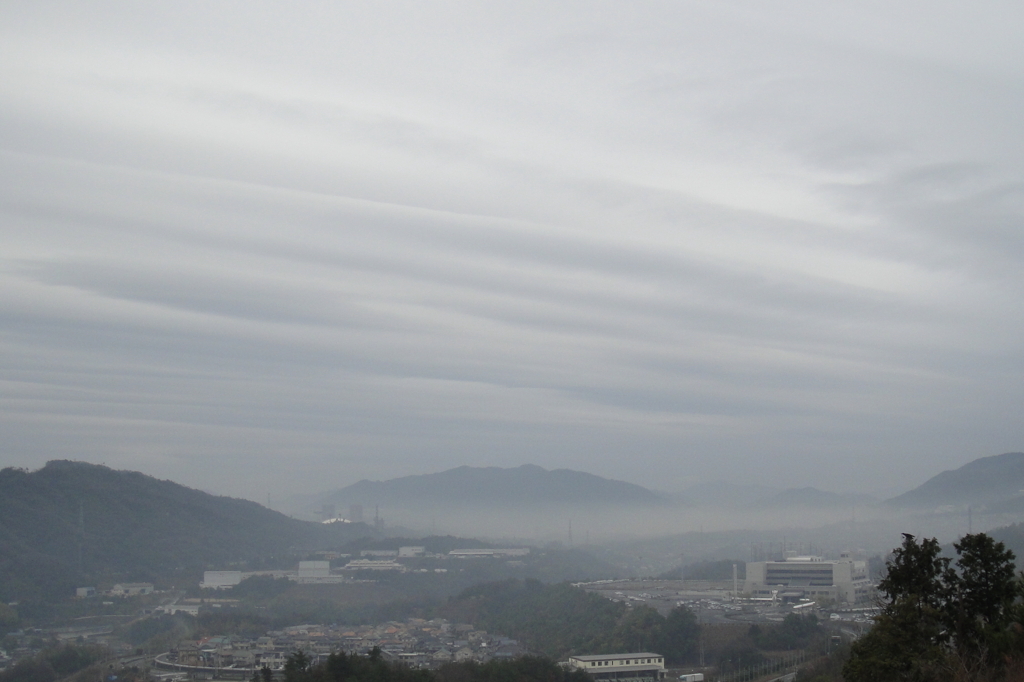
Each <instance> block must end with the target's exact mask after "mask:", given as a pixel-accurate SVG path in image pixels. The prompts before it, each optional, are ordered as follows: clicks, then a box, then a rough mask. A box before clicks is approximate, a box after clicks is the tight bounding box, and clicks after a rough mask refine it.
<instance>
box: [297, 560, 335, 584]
mask: <svg viewBox="0 0 1024 682" xmlns="http://www.w3.org/2000/svg"><path fill="white" fill-rule="evenodd" d="M330 575H331V562H330V561H300V562H299V579H300V580H302V579H303V578H327V577H330Z"/></svg>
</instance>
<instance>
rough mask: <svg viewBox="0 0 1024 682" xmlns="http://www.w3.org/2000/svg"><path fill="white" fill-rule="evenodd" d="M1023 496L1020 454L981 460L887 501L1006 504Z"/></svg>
mask: <svg viewBox="0 0 1024 682" xmlns="http://www.w3.org/2000/svg"><path fill="white" fill-rule="evenodd" d="M1022 494H1024V452H1007V453H1005V454H1002V455H995V456H993V457H982V458H981V459H976V460H974V461H973V462H968V463H967V464H965V465H963V466H962V467H960V468H959V469H953V470H952V471H943V472H942V473H941V474H939V475H937V476H934V477H932V478H930V479H928V480H927V481H925V482H924V483H923V484H921V485H920V486H918V487H917V488H914V489H913V490H910V491H908V492H905V493H903V494H902V495H899V496H897V497H894V498H892V499H891V500H888V502H887V504H890V505H893V506H896V507H906V508H918V509H920V508H938V507H944V506H950V505H952V506H961V505H968V504H970V505H983V504H985V505H987V504H999V503H1006V502H1008V501H1009V500H1011V499H1012V498H1016V497H1020V496H1021V495H1022Z"/></svg>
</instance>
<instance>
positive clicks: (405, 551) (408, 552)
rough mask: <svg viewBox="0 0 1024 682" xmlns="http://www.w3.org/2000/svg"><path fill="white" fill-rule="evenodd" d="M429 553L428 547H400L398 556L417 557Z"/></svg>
mask: <svg viewBox="0 0 1024 682" xmlns="http://www.w3.org/2000/svg"><path fill="white" fill-rule="evenodd" d="M426 553H427V548H426V547H399V548H398V556H400V557H406V558H408V557H416V556H423V555H424V554H426Z"/></svg>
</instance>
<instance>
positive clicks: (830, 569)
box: [743, 554, 872, 604]
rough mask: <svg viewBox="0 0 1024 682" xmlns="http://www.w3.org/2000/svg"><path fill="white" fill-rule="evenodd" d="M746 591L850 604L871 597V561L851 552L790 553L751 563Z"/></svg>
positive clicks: (772, 595)
mask: <svg viewBox="0 0 1024 682" xmlns="http://www.w3.org/2000/svg"><path fill="white" fill-rule="evenodd" d="M743 589H744V591H745V592H746V593H747V594H749V595H751V596H753V597H779V598H780V599H782V600H784V601H785V600H793V601H795V600H797V599H803V598H806V599H817V598H822V597H825V598H829V599H833V600H835V601H837V602H847V603H850V604H853V603H856V602H859V601H865V600H867V599H869V598H870V597H871V594H872V585H871V582H870V581H869V580H868V569H867V562H865V561H854V560H852V559H851V558H850V555H849V554H843V555H841V556H840V558H839V559H838V560H826V559H824V558H822V557H820V556H790V557H786V559H784V560H783V561H753V562H749V563H747V578H746V581H745V582H744V587H743Z"/></svg>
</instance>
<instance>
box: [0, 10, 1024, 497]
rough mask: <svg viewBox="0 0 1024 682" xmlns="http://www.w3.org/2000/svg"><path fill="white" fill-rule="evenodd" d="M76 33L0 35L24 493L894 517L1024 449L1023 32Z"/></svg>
mask: <svg viewBox="0 0 1024 682" xmlns="http://www.w3.org/2000/svg"><path fill="white" fill-rule="evenodd" d="M54 7H61V9H60V10H59V11H58V10H55V9H52V8H51V9H43V8H38V9H32V8H30V7H25V6H23V7H18V8H14V7H8V8H5V9H4V10H0V13H2V16H4V17H5V20H4V21H2V22H0V26H2V27H3V28H0V45H2V47H0V64H2V67H0V69H2V72H3V73H2V74H0V76H2V77H0V83H2V84H3V85H2V86H0V102H2V106H0V130H2V131H3V135H2V136H0V181H2V182H0V354H2V357H3V359H4V362H3V367H4V369H3V371H2V374H0V384H2V385H3V391H2V393H0V405H2V410H0V432H2V433H4V437H3V442H2V447H3V451H4V453H5V454H4V459H5V461H4V462H3V463H5V464H6V463H10V464H15V465H26V466H38V465H39V464H41V463H42V462H44V461H45V460H46V459H50V458H54V457H74V458H78V457H81V458H86V459H89V460H92V461H105V462H106V463H108V464H112V465H116V466H121V467H127V468H138V469H142V470H144V471H147V472H150V473H154V474H157V475H160V476H165V477H169V478H173V479H175V480H181V481H183V482H186V483H189V484H192V485H201V486H203V487H206V488H209V489H215V490H217V491H221V492H225V493H228V494H234V495H245V496H247V497H252V498H254V499H264V497H263V496H264V495H265V494H266V492H267V490H268V489H270V490H274V491H279V492H282V491H294V490H299V489H307V488H309V487H311V486H312V487H316V488H327V487H334V486H340V485H344V484H347V483H350V482H352V481H354V480H357V479H359V478H363V477H371V478H385V477H390V476H395V475H401V474H406V473H416V472H426V471H434V470H438V469H441V468H444V467H447V466H454V465H458V464H464V463H468V464H475V465H494V464H497V465H504V466H514V465H518V464H520V463H523V462H535V463H539V464H542V465H550V466H559V467H570V468H576V469H584V470H589V471H593V472H595V473H599V474H603V475H608V476H614V477H620V478H626V479H628V480H633V481H635V482H638V483H650V481H651V480H657V481H658V485H660V486H662V487H676V486H681V485H683V484H685V483H689V482H693V481H695V480H699V479H711V478H722V477H734V478H738V479H742V480H751V481H752V480H755V479H757V480H761V479H764V480H766V481H767V482H770V483H780V482H786V483H787V484H799V485H819V486H821V487H825V488H830V489H852V488H858V487H860V488H867V489H869V490H870V491H873V492H875V491H880V487H882V488H888V489H889V490H898V489H899V488H901V487H907V486H910V485H914V484H916V483H917V482H919V481H920V480H923V478H925V477H927V476H929V475H931V474H932V473H934V472H935V471H936V470H938V469H941V468H947V467H950V466H955V465H959V464H960V463H962V462H964V461H966V460H968V459H972V458H974V457H977V456H982V455H988V454H995V453H996V452H1001V451H1005V450H1013V449H1020V439H1021V437H1022V436H1024V434H1022V432H1021V426H1020V424H1021V422H1020V419H1019V414H1017V411H1016V410H1015V408H1014V406H1016V405H1019V404H1020V403H1021V398H1022V397H1024V396H1022V395H1021V393H1022V389H1021V386H1024V383H1022V382H1021V378H1022V370H1024V366H1022V361H1021V355H1020V350H1019V349H1020V348H1021V341H1022V333H1024V330H1022V328H1021V324H1020V320H1021V319H1024V317H1022V313H1024V310H1022V303H1021V301H1022V300H1024V297H1022V296H1021V283H1022V278H1021V275H1020V268H1019V264H1020V262H1021V256H1022V250H1021V246H1022V245H1021V237H1020V230H1019V225H1020V223H1021V217H1022V208H1024V205H1022V201H1021V183H1022V175H1021V167H1020V161H1019V160H1020V158H1022V157H1021V155H1020V151H1021V149H1020V147H1021V142H1022V139H1021V136H1020V133H1019V131H1018V130H1017V128H1018V127H1019V126H1018V124H1017V120H1019V114H1020V108H1021V103H1022V99H1021V89H1020V75H1021V74H1020V67H1019V64H1021V63H1024V61H1021V60H1020V59H1018V57H1021V56H1022V55H1019V54H1018V53H1019V52H1020V47H1019V46H1018V45H1017V41H1016V40H1015V38H1014V37H1013V36H1010V35H1009V34H1008V33H1007V31H1006V30H1004V29H1005V25H1006V23H1007V22H1006V20H1005V18H1001V17H1000V16H997V15H991V16H987V15H985V14H984V13H979V14H977V15H976V17H975V18H976V22H977V25H976V27H975V29H974V30H972V31H967V32H966V34H958V35H961V37H962V40H959V41H948V40H944V39H942V38H944V37H946V36H947V35H948V33H949V32H950V31H953V30H954V29H956V28H957V27H958V26H959V23H958V21H957V18H956V13H953V14H949V15H947V14H941V13H940V14H941V16H937V17H935V16H932V14H933V13H932V12H930V11H929V12H925V11H924V9H923V8H918V9H919V12H918V11H904V10H900V12H899V13H897V16H895V17H893V16H890V14H891V13H890V8H886V7H882V6H881V5H879V6H878V7H873V8H872V7H870V6H865V8H863V9H860V10H857V11H853V10H848V9H843V10H840V9H833V10H825V9H822V8H818V7H813V6H811V5H809V4H806V3H792V4H791V5H785V6H783V8H782V9H780V10H779V11H778V12H772V13H768V14H765V13H764V12H763V11H762V10H760V9H759V8H755V7H753V6H749V5H745V4H742V3H736V4H718V5H715V6H713V7H711V6H704V5H699V4H682V5H680V4H675V3H673V4H667V5H658V4H652V5H645V6H643V7H626V6H621V5H613V4H608V5H600V4H599V5H596V6H595V5H592V4H588V5H587V6H586V7H585V8H584V7H583V6H573V5H564V6H560V7H554V8H552V7H543V8H541V7H525V6H519V5H516V6H511V5H510V6H495V7H493V8H491V9H488V10H487V11H481V10H473V11H470V10H467V9H466V8H465V7H460V8H458V9H456V8H455V7H448V6H445V5H440V6H437V7H435V8H434V9H432V10H431V11H429V12H427V11H425V9H424V8H422V7H421V6H419V5H408V6H400V5H399V6H393V7H391V8H388V9H382V8H379V7H377V6H376V5H374V6H370V5H367V6H361V5H348V6H346V7H344V8H334V7H326V6H325V7H319V8H309V9H308V12H306V13H305V14H293V13H288V12H287V11H286V10H285V9H284V8H281V7H276V6H273V5H262V4H255V5H251V4H250V5H246V8H245V11H239V8H238V7H235V6H233V5H231V4H230V3H224V4H213V5H209V4H202V5H194V6H191V7H189V6H181V7H178V6H176V7H175V9H174V11H173V12H166V11H164V10H162V9H159V8H146V9H142V8H138V7H135V6H130V5H121V4H117V3H110V4H106V3H93V4H92V5H91V6H90V8H89V11H88V12H83V11H82V8H79V7H78V6H77V5H67V6H54ZM1010 9H1012V8H1009V7H1008V8H1007V11H1009V10H1010ZM893 11H895V10H893ZM1013 11H1014V12H1016V11H1017V10H1016V9H1013ZM883 12H885V13H886V14H885V20H884V21H883V20H882V13H883ZM926 14H927V15H928V16H929V17H930V18H929V19H928V20H927V21H924V22H923V23H922V18H923V17H924V16H925V15H926ZM114 17H116V18H117V20H116V21H114ZM893 22H895V24H896V25H897V26H900V27H902V29H903V30H895V29H889V28H884V27H886V26H890V25H891V24H893ZM982 26H984V27H985V28H984V30H982V29H981V28H980V27H982ZM911 28H914V29H915V30H910V29H911ZM768 462H771V463H772V465H771V466H768V465H767V464H766V463H768ZM880 471H885V472H886V474H885V476H884V481H883V482H882V483H879V481H880V480H881V479H883V477H881V476H880V475H879V472H880ZM883 492H884V491H883Z"/></svg>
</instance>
